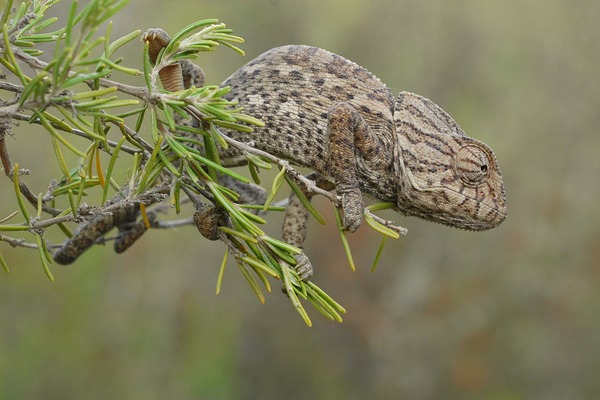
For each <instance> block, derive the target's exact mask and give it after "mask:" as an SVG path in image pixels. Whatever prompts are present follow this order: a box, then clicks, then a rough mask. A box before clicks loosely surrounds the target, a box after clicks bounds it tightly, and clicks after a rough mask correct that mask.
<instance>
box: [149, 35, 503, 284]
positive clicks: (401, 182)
mask: <svg viewBox="0 0 600 400" xmlns="http://www.w3.org/2000/svg"><path fill="white" fill-rule="evenodd" d="M152 33H153V34H152V35H150V36H148V38H149V40H156V43H154V44H152V46H155V45H156V44H157V43H158V44H160V45H165V43H168V36H167V35H166V33H164V31H160V30H152ZM157 33H159V34H161V35H162V36H161V37H160V39H158V38H157V36H158V35H157ZM158 47H160V46H158ZM153 48H154V49H156V48H157V47H153ZM182 71H183V72H182V74H183V80H184V82H185V83H184V87H188V85H189V84H190V83H191V82H201V80H200V78H201V76H200V75H201V72H195V71H196V68H195V67H194V66H193V65H192V64H191V63H189V61H184V62H182ZM197 71H200V70H197ZM161 79H165V82H166V83H167V84H168V85H172V81H173V79H175V80H177V79H178V75H176V74H173V76H168V77H164V78H163V76H162V74H161ZM196 84H197V85H198V83H196ZM223 86H229V87H230V88H231V91H230V92H229V94H228V95H227V96H226V97H227V98H228V99H229V100H234V101H237V102H239V105H240V106H241V107H242V109H243V112H244V113H246V114H249V115H252V116H254V117H256V118H259V119H261V120H262V121H263V122H264V123H265V126H264V127H261V128H255V130H254V132H252V133H240V132H237V131H225V134H227V135H229V136H231V137H233V138H235V139H237V140H240V141H242V142H245V143H251V144H252V145H253V146H255V147H256V148H258V149H261V150H264V151H266V152H269V153H271V154H273V155H275V156H277V157H280V158H282V159H285V160H288V161H290V162H291V163H293V164H295V165H299V166H303V167H308V168H311V169H312V170H314V171H316V172H317V173H318V174H317V175H314V178H315V179H319V180H320V181H321V182H329V184H330V185H331V188H330V189H334V188H335V190H336V192H337V194H338V195H340V197H341V206H342V207H341V208H342V216H343V224H344V228H345V229H346V230H347V231H350V232H352V231H354V230H356V229H357V228H358V226H359V225H360V223H361V220H362V214H363V199H362V194H366V195H368V196H370V197H372V198H374V199H376V200H380V201H390V202H394V203H395V204H396V209H397V210H398V211H399V212H401V213H402V214H405V215H414V216H418V217H420V218H423V219H426V220H429V221H434V222H439V223H443V224H446V225H449V226H453V227H457V228H462V229H470V230H484V229H490V228H493V227H495V226H497V225H498V224H500V223H501V222H502V221H503V220H504V218H505V217H506V203H505V195H504V187H503V182H502V176H501V174H500V170H499V168H498V164H497V162H496V158H495V155H494V153H493V152H492V150H491V149H490V148H489V147H488V146H487V145H485V144H484V143H482V142H480V141H478V140H475V139H472V138H470V137H468V136H466V135H465V133H464V132H463V131H462V129H461V128H460V127H459V126H458V124H457V123H456V122H455V121H454V120H453V119H452V118H451V117H450V116H449V115H448V114H447V113H446V112H444V111H443V110H442V109H441V108H440V107H438V106H437V105H436V104H434V103H433V102H432V101H431V100H428V99H426V98H424V97H421V96H418V95H415V94H412V93H407V92H402V93H400V95H399V96H398V98H397V100H396V101H394V98H393V96H392V94H391V93H390V91H389V90H388V88H387V87H386V86H385V84H383V83H382V82H381V81H380V80H379V79H378V78H377V77H375V76H374V75H373V74H371V73H370V72H368V71H367V70H366V69H364V68H363V67H360V66H359V65H357V64H355V63H353V62H352V61H349V60H347V59H345V58H343V57H341V56H339V55H336V54H333V53H331V52H329V51H326V50H323V49H319V48H315V47H309V46H300V45H290V46H283V47H277V48H274V49H271V50H269V51H267V52H265V53H263V54H262V55H260V56H258V57H257V58H255V59H254V60H252V61H250V62H249V63H248V64H246V65H245V66H243V67H242V68H240V69H239V70H238V71H236V72H235V73H234V74H233V75H231V76H230V77H229V78H228V79H227V80H226V81H225V82H223ZM221 160H222V162H223V164H224V165H225V166H238V165H243V164H245V163H246V161H245V159H244V158H243V157H242V156H241V155H240V154H239V152H238V151H237V150H236V149H233V148H231V149H229V150H227V151H223V152H222V154H221ZM307 218H308V213H307V212H306V210H305V209H304V208H303V207H302V205H301V203H300V202H299V201H298V199H297V198H295V196H292V197H291V198H290V205H289V208H288V210H287V213H286V217H285V222H284V228H283V238H284V240H286V241H288V242H289V243H292V244H294V245H296V246H298V247H302V244H303V242H304V239H305V235H306V221H307ZM298 265H299V269H300V270H301V271H302V274H303V277H304V278H306V279H307V278H309V277H310V275H312V267H310V262H309V261H308V258H306V256H304V255H303V254H302V255H301V256H300V258H298Z"/></svg>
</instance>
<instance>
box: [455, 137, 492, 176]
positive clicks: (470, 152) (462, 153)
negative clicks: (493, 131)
mask: <svg viewBox="0 0 600 400" xmlns="http://www.w3.org/2000/svg"><path fill="white" fill-rule="evenodd" d="M491 163H492V161H491V158H490V155H489V154H488V152H487V151H485V149H483V148H482V147H480V146H478V145H476V144H469V145H466V146H463V147H461V149H460V150H458V153H457V154H456V157H455V159H454V163H453V165H452V167H453V168H454V173H455V174H456V175H457V176H458V177H459V178H460V179H461V180H462V181H463V182H464V183H465V184H466V185H478V184H480V183H482V182H484V181H485V180H486V179H487V177H488V174H489V172H490V165H491Z"/></svg>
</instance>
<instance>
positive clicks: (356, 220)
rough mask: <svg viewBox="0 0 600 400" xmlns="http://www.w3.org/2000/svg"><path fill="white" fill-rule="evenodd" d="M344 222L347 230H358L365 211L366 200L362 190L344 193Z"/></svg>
mask: <svg viewBox="0 0 600 400" xmlns="http://www.w3.org/2000/svg"><path fill="white" fill-rule="evenodd" d="M341 197H342V223H343V225H344V230H345V231H346V232H350V233H352V232H356V230H357V229H358V228H359V227H360V224H361V222H362V219H363V213H364V202H363V198H362V194H361V193H360V190H358V189H353V190H350V191H348V192H345V193H342V196H341Z"/></svg>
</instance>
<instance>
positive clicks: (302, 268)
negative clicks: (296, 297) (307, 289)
mask: <svg viewBox="0 0 600 400" xmlns="http://www.w3.org/2000/svg"><path fill="white" fill-rule="evenodd" d="M295 258H296V265H295V266H294V269H295V270H296V272H298V277H299V278H300V279H301V280H303V281H304V282H308V281H309V280H310V278H312V276H313V266H312V264H311V263H310V260H309V259H308V256H307V255H306V254H304V253H300V254H296V256H295Z"/></svg>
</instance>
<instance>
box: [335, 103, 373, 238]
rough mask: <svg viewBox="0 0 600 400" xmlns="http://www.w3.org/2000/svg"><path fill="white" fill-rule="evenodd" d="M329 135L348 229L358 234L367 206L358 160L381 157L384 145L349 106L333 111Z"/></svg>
mask: <svg viewBox="0 0 600 400" xmlns="http://www.w3.org/2000/svg"><path fill="white" fill-rule="evenodd" d="M327 128H328V134H329V162H328V166H329V171H330V174H331V176H332V177H333V179H334V180H335V183H336V192H337V194H338V195H340V196H341V202H342V205H341V208H342V215H343V224H344V229H345V230H346V231H348V232H354V231H356V230H357V229H358V227H359V226H360V223H361V221H362V218H363V210H364V203H363V199H362V194H361V191H360V188H359V186H358V179H357V176H356V174H357V172H356V160H357V156H358V154H360V155H361V157H362V158H363V159H366V160H368V159H369V158H370V157H372V156H374V155H375V154H377V152H378V151H379V149H380V147H381V144H380V140H379V138H378V137H377V135H376V134H375V133H374V132H372V131H371V128H370V127H369V125H368V124H367V122H366V121H365V119H364V118H363V117H362V115H361V114H360V113H359V112H358V111H356V109H355V108H354V107H353V106H352V105H350V104H348V103H338V104H336V105H335V106H333V107H332V108H331V110H330V111H329V114H328V118H327Z"/></svg>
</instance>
